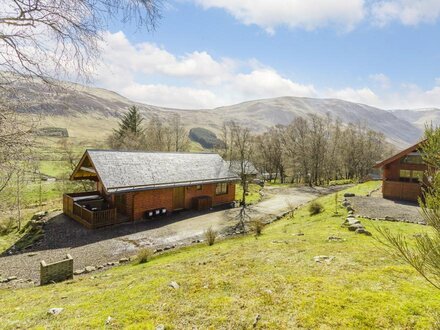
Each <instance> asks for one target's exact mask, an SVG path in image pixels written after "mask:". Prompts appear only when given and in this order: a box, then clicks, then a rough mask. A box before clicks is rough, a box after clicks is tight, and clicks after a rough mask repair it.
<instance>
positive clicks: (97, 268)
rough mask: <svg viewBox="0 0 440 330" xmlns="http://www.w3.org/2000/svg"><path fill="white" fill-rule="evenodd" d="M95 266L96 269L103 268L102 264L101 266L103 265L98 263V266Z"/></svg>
mask: <svg viewBox="0 0 440 330" xmlns="http://www.w3.org/2000/svg"><path fill="white" fill-rule="evenodd" d="M96 268H97V269H103V268H104V266H103V265H99V266H96Z"/></svg>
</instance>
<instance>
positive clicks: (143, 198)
mask: <svg viewBox="0 0 440 330" xmlns="http://www.w3.org/2000/svg"><path fill="white" fill-rule="evenodd" d="M215 186H216V185H215V184H205V185H202V189H200V190H198V189H197V186H187V187H185V188H184V189H185V201H184V205H185V206H184V208H185V209H192V208H193V198H194V197H200V196H209V197H211V198H212V206H218V205H221V204H226V203H232V202H233V201H234V200H235V183H229V184H228V193H227V194H224V195H218V196H217V195H215ZM173 191H174V190H173V188H166V189H156V190H146V191H140V192H135V193H129V194H127V215H130V216H131V217H132V219H133V220H139V219H142V218H143V216H144V214H145V212H146V211H151V210H154V209H159V208H165V209H166V210H167V211H168V212H172V211H174V206H173Z"/></svg>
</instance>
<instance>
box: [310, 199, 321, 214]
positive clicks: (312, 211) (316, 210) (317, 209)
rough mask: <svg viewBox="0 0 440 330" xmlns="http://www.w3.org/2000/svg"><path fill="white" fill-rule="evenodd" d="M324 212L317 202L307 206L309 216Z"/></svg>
mask: <svg viewBox="0 0 440 330" xmlns="http://www.w3.org/2000/svg"><path fill="white" fill-rule="evenodd" d="M322 211H324V206H322V204H321V203H319V202H311V203H310V205H309V213H310V215H315V214H319V213H321V212H322Z"/></svg>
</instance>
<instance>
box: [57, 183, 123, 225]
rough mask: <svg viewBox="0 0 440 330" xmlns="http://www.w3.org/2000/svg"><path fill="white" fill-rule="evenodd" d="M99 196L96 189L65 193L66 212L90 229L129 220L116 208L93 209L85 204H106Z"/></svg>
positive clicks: (64, 206)
mask: <svg viewBox="0 0 440 330" xmlns="http://www.w3.org/2000/svg"><path fill="white" fill-rule="evenodd" d="M97 196H100V194H99V192H96V191H95V192H85V193H72V194H64V195H63V212H64V214H66V215H67V216H68V217H70V218H72V219H74V220H76V221H78V222H79V223H81V224H83V225H84V226H86V227H87V228H90V229H94V228H100V227H105V226H110V225H114V224H118V223H122V222H126V221H127V220H128V219H127V217H123V216H120V215H118V213H117V209H116V208H105V209H98V210H94V211H92V210H90V209H88V208H86V207H85V206H84V204H90V205H92V206H98V204H100V205H101V204H104V203H103V202H102V201H101V200H99V199H98V200H97V199H96V197H97ZM78 197H79V198H80V201H75V199H77V198H78ZM87 197H90V198H91V199H90V200H87ZM97 208H98V207H97Z"/></svg>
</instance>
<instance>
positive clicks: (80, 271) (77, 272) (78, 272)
mask: <svg viewBox="0 0 440 330" xmlns="http://www.w3.org/2000/svg"><path fill="white" fill-rule="evenodd" d="M85 271H86V270H85V269H84V268H83V269H77V270H75V271H74V272H73V275H81V274H84V273H85Z"/></svg>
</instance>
